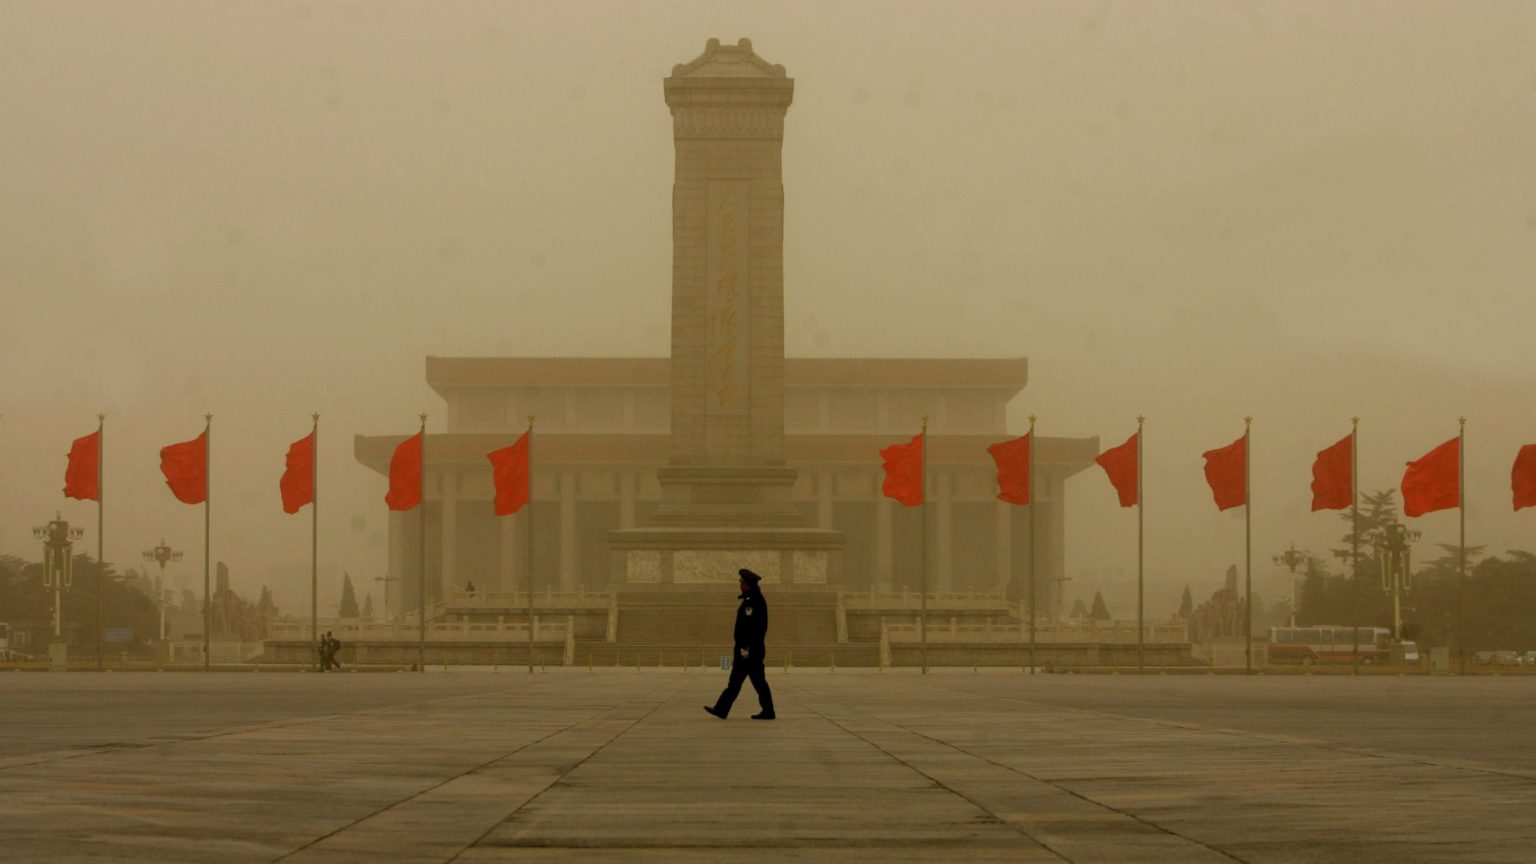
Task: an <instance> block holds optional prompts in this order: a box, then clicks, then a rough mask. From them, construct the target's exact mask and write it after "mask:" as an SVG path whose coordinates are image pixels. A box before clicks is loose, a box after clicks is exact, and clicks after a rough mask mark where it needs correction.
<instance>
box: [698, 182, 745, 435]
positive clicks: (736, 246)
mask: <svg viewBox="0 0 1536 864" xmlns="http://www.w3.org/2000/svg"><path fill="white" fill-rule="evenodd" d="M747 203H748V192H747V181H745V180H711V181H710V182H709V193H708V199H707V205H708V214H709V216H708V220H709V229H708V236H707V237H706V241H705V242H706V243H707V244H708V245H707V248H708V250H709V264H708V269H707V270H706V272H705V279H706V282H705V297H706V299H705V315H706V321H707V324H706V328H707V329H706V331H705V342H704V350H705V358H704V385H705V396H704V403H705V411H706V413H708V414H714V415H742V414H746V413H747V397H748V394H747V380H748V374H747V373H748V368H747V364H748V363H749V362H750V356H751V355H750V353H749V351H748V347H749V341H750V340H749V339H748V333H749V332H750V330H749V327H748V324H749V322H748V314H749V312H748V306H749V297H750V292H749V280H748V274H749V273H750V272H751V271H750V267H749V266H748V255H749V254H750V249H751V246H750V244H749V240H748V236H747V235H748V232H747V227H748V225H749V224H750V223H749V218H748V208H747Z"/></svg>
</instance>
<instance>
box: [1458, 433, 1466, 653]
mask: <svg viewBox="0 0 1536 864" xmlns="http://www.w3.org/2000/svg"><path fill="white" fill-rule="evenodd" d="M1456 422H1457V423H1458V424H1460V428H1459V429H1458V431H1457V432H1456V439H1457V440H1456V512H1457V515H1458V517H1459V519H1460V523H1461V536H1460V540H1459V541H1458V547H1457V550H1458V555H1457V556H1456V651H1457V653H1458V654H1460V655H1461V661H1460V664H1461V674H1462V675H1465V674H1467V631H1466V607H1467V603H1466V595H1467V481H1466V475H1467V470H1466V465H1467V418H1465V417H1459V418H1457V421H1456Z"/></svg>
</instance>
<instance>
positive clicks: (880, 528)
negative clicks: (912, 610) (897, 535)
mask: <svg viewBox="0 0 1536 864" xmlns="http://www.w3.org/2000/svg"><path fill="white" fill-rule="evenodd" d="M879 490H880V481H879V479H878V478H876V481H875V572H874V573H872V574H870V577H871V579H872V580H873V584H874V585H875V586H876V590H878V591H880V592H884V593H887V594H888V593H890V591H891V579H892V576H891V559H892V554H891V553H892V549H891V499H889V498H887V497H885V496H884V495H881V494H880V491H879Z"/></svg>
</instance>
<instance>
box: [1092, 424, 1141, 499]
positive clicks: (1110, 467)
mask: <svg viewBox="0 0 1536 864" xmlns="http://www.w3.org/2000/svg"><path fill="white" fill-rule="evenodd" d="M1140 435H1141V433H1140V432H1136V433H1134V434H1132V435H1131V437H1129V438H1127V439H1125V443H1124V444H1121V445H1120V446H1119V447H1111V448H1110V449H1108V450H1105V451H1104V452H1103V453H1100V454H1099V456H1098V458H1097V459H1094V460H1093V461H1095V462H1097V463H1099V467H1100V468H1103V469H1104V473H1105V474H1108V475H1109V482H1110V483H1111V484H1113V485H1114V487H1115V491H1116V492H1117V493H1119V495H1120V506H1121V507H1135V506H1136V505H1137V504H1139V503H1141V488H1140V487H1139V486H1138V484H1137V481H1136V456H1137V453H1138V452H1139V450H1140V447H1141V443H1140V442H1139V441H1137V440H1136V439H1137V437H1138V436H1140Z"/></svg>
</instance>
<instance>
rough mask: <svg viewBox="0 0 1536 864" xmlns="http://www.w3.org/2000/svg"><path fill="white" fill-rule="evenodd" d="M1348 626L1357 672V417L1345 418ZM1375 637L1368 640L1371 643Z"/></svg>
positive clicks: (1358, 493) (1358, 549) (1358, 655)
mask: <svg viewBox="0 0 1536 864" xmlns="http://www.w3.org/2000/svg"><path fill="white" fill-rule="evenodd" d="M1349 423H1350V429H1349V566H1350V579H1349V583H1350V592H1351V596H1350V599H1349V626H1350V629H1352V630H1353V631H1354V633H1355V648H1354V653H1353V654H1351V655H1350V665H1351V666H1353V667H1354V669H1353V670H1351V674H1354V675H1359V674H1360V459H1359V452H1360V449H1359V448H1360V443H1359V442H1360V418H1359V417H1351V418H1349ZM1374 642H1375V640H1374V639H1373V640H1372V643H1373V644H1374Z"/></svg>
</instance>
